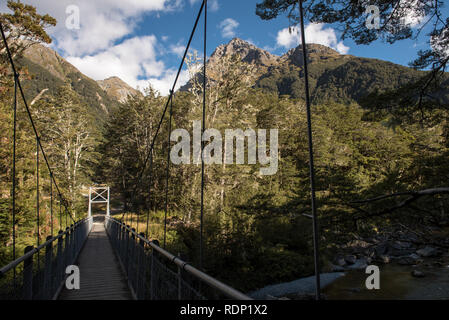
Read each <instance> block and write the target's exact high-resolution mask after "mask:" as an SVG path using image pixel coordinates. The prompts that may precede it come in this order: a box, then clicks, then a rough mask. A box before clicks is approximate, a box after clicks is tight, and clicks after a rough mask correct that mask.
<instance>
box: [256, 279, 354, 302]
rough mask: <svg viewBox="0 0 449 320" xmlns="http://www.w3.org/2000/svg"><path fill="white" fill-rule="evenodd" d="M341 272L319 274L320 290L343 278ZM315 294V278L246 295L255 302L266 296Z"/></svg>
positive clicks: (266, 288) (281, 284)
mask: <svg viewBox="0 0 449 320" xmlns="http://www.w3.org/2000/svg"><path fill="white" fill-rule="evenodd" d="M344 275H345V274H344V273H343V272H333V273H322V274H321V288H324V287H326V286H328V285H329V284H331V283H332V282H334V281H335V280H337V279H338V278H340V277H343V276H344ZM314 292H315V276H311V277H307V278H302V279H298V280H295V281H291V282H286V283H280V284H275V285H270V286H267V287H265V288H262V289H260V290H257V291H253V292H250V293H248V295H249V296H250V297H252V298H253V299H256V300H261V299H262V300H263V299H266V298H267V295H270V296H272V297H285V296H286V295H290V294H294V295H298V294H312V295H313V294H314Z"/></svg>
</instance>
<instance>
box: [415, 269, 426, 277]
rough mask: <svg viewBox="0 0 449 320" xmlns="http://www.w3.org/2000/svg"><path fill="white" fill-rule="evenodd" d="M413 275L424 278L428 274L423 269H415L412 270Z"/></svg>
mask: <svg viewBox="0 0 449 320" xmlns="http://www.w3.org/2000/svg"><path fill="white" fill-rule="evenodd" d="M412 276H413V277H415V278H424V277H425V276H426V275H425V274H424V272H422V271H419V270H413V271H412Z"/></svg>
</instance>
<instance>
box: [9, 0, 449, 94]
mask: <svg viewBox="0 0 449 320" xmlns="http://www.w3.org/2000/svg"><path fill="white" fill-rule="evenodd" d="M260 1H261V0H244V1H242V0H240V1H237V0H209V15H208V55H210V54H211V53H212V52H213V51H214V49H215V48H216V47H217V46H219V45H220V44H223V43H227V42H229V41H230V40H231V39H232V38H233V37H239V38H241V39H243V40H247V41H249V42H252V43H253V44H255V45H257V46H258V47H260V48H263V49H266V50H268V51H270V52H271V53H273V54H277V55H282V54H283V53H285V52H286V51H287V50H288V49H290V48H292V47H296V46H297V44H298V41H299V39H298V37H297V36H295V35H291V34H290V33H289V32H288V30H287V29H286V28H288V27H289V21H288V19H287V18H286V17H278V18H277V19H275V20H271V21H263V20H261V19H260V18H259V17H258V16H256V14H255V8H256V4H257V3H258V2H260ZM22 2H25V3H29V4H32V5H34V6H36V7H37V9H38V12H40V13H49V14H51V15H52V16H54V17H56V18H57V20H58V25H57V26H56V27H55V28H52V29H51V30H49V33H50V35H51V36H52V38H53V39H54V43H53V44H52V48H53V49H55V50H56V51H58V52H59V53H60V54H61V55H62V56H63V57H64V58H66V59H68V61H69V62H71V63H72V64H74V65H75V66H76V67H77V68H78V69H80V70H81V71H82V72H83V73H85V74H86V75H88V76H90V77H92V78H93V79H95V80H102V79H104V78H107V77H110V76H118V77H120V78H122V79H123V80H125V81H126V82H127V83H129V84H130V85H132V86H133V87H139V88H141V89H142V88H143V87H147V86H148V84H149V83H151V85H152V86H153V87H155V88H156V89H158V90H159V91H161V93H162V94H167V92H168V90H169V87H170V84H171V83H172V81H173V79H174V76H175V73H176V70H177V67H178V65H179V62H180V58H181V54H182V52H183V49H184V48H185V45H186V43H187V40H188V37H189V35H190V31H191V29H192V26H193V23H194V20H195V17H196V14H197V12H198V9H199V7H200V5H201V0H58V1H54V0H24V1H22ZM73 5H75V6H76V8H78V9H79V22H80V28H79V29H69V28H67V24H66V21H67V19H68V18H71V17H73V13H74V12H75V11H72V9H71V7H70V6H73ZM0 10H1V11H5V10H6V9H5V4H4V2H3V1H2V4H1V5H0ZM444 13H445V14H446V16H447V14H448V10H447V8H445V9H444ZM70 21H72V22H73V21H74V20H70ZM202 21H203V20H201V23H200V25H199V26H198V31H197V34H196V36H195V39H194V41H193V44H192V49H193V50H198V51H199V52H202V30H203V22H202ZM424 35H425V33H424ZM306 38H307V41H308V42H313V43H321V44H325V45H328V46H330V47H333V48H334V49H336V50H338V51H339V52H340V53H342V54H352V55H355V56H362V57H370V58H378V59H382V60H388V61H392V62H394V63H398V64H402V65H407V64H408V62H410V61H411V60H413V59H414V58H415V57H416V52H417V51H418V50H419V49H427V48H428V44H427V43H426V37H425V36H423V37H422V38H420V39H418V40H417V41H411V40H406V41H400V42H397V43H395V44H394V45H389V44H385V43H382V42H380V41H378V42H376V43H373V44H370V45H368V46H361V45H356V44H355V43H354V42H353V41H351V40H345V41H344V42H343V41H341V39H340V34H339V33H338V32H337V31H336V30H335V29H333V28H332V26H330V25H311V24H307V29H306ZM187 80H188V72H187V70H184V71H183V73H182V75H181V78H180V84H182V83H185V82H186V81H187Z"/></svg>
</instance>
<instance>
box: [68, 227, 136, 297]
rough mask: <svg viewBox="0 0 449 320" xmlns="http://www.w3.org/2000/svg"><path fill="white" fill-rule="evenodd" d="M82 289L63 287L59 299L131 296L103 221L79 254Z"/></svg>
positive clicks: (95, 228)
mask: <svg viewBox="0 0 449 320" xmlns="http://www.w3.org/2000/svg"><path fill="white" fill-rule="evenodd" d="M77 266H78V267H79V268H80V287H81V288H80V290H67V289H66V288H64V290H63V291H62V292H61V294H60V296H59V299H60V300H131V299H132V295H131V292H130V290H129V287H128V284H127V281H126V278H125V276H124V274H123V272H122V269H121V267H120V264H119V261H118V260H117V257H116V256H115V254H114V251H113V249H112V246H111V244H110V242H109V238H108V236H107V234H106V230H105V227H104V224H103V223H100V222H96V223H94V224H93V227H92V231H91V233H90V235H89V237H88V239H87V241H86V244H85V246H84V248H83V250H82V251H81V254H80V256H79V257H78V261H77Z"/></svg>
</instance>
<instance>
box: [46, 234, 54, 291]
mask: <svg viewBox="0 0 449 320" xmlns="http://www.w3.org/2000/svg"><path fill="white" fill-rule="evenodd" d="M51 239H53V237H52V236H48V237H47V242H48V241H50V240H51ZM52 261H53V245H52V243H49V244H48V245H47V246H46V247H45V271H44V299H47V300H50V299H51V298H52V288H53V287H52V281H51V275H52V271H53V270H52Z"/></svg>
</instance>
